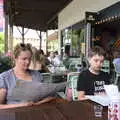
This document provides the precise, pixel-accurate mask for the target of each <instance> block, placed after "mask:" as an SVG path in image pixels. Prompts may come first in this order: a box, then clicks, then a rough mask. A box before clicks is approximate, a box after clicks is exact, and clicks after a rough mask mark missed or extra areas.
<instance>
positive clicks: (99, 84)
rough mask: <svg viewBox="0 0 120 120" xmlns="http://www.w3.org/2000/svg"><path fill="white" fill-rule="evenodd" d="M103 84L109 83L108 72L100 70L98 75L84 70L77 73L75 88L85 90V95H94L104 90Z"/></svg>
mask: <svg viewBox="0 0 120 120" xmlns="http://www.w3.org/2000/svg"><path fill="white" fill-rule="evenodd" d="M104 84H110V77H109V74H107V73H105V72H102V71H100V74H99V75H95V74H92V73H91V72H90V71H89V70H86V71H83V72H82V73H80V75H79V78H78V83H77V90H78V91H85V94H86V95H94V94H95V93H96V94H97V93H102V92H104V88H103V85H104Z"/></svg>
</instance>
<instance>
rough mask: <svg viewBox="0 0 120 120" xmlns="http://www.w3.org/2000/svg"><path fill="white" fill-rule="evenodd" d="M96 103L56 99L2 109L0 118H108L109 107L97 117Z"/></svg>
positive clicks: (32, 119) (100, 119)
mask: <svg viewBox="0 0 120 120" xmlns="http://www.w3.org/2000/svg"><path fill="white" fill-rule="evenodd" d="M94 104H95V103H93V102H91V101H88V100H86V101H74V102H68V101H65V100H62V99H55V100H53V101H51V102H48V103H44V104H41V105H37V106H28V107H20V108H11V109H4V110H0V120H107V107H105V108H104V109H103V116H102V117H101V118H96V117H95V116H94V110H93V106H94Z"/></svg>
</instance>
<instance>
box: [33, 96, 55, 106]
mask: <svg viewBox="0 0 120 120" xmlns="http://www.w3.org/2000/svg"><path fill="white" fill-rule="evenodd" d="M54 99H55V98H54V97H47V98H44V99H43V100H41V101H38V102H36V103H34V104H33V105H40V104H42V103H47V102H50V101H52V100H54Z"/></svg>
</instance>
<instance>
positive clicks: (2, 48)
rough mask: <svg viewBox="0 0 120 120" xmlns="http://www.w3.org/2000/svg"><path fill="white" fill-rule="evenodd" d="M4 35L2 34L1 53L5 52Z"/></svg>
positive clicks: (0, 35)
mask: <svg viewBox="0 0 120 120" xmlns="http://www.w3.org/2000/svg"><path fill="white" fill-rule="evenodd" d="M4 48H5V46H4V33H3V32H0V52H4Z"/></svg>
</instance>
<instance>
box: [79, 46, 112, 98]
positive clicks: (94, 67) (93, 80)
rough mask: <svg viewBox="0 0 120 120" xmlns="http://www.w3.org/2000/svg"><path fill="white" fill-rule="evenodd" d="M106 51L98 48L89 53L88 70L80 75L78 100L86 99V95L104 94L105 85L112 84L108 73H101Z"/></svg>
mask: <svg viewBox="0 0 120 120" xmlns="http://www.w3.org/2000/svg"><path fill="white" fill-rule="evenodd" d="M104 54H105V52H104V50H103V49H102V48H101V47H99V46H96V47H94V48H92V49H91V50H90V51H89V53H88V62H89V65H90V67H89V68H88V70H86V71H83V72H82V73H80V75H79V78H78V83H77V90H78V99H79V100H82V99H85V95H95V94H104V92H105V91H104V87H103V85H104V84H110V77H109V75H108V74H107V73H105V72H102V71H100V70H101V67H102V65H103V62H104Z"/></svg>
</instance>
